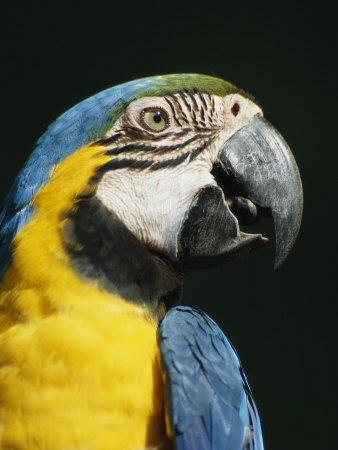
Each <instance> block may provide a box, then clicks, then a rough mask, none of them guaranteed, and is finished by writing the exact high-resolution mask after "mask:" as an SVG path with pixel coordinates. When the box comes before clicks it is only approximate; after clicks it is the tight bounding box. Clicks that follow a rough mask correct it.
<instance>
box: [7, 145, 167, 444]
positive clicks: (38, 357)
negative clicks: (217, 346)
mask: <svg viewBox="0 0 338 450" xmlns="http://www.w3.org/2000/svg"><path fill="white" fill-rule="evenodd" d="M88 152H91V167H90V166H89V167H88ZM95 158H96V159H97V160H96V159H95ZM102 158H106V157H102V156H101V154H100V153H99V152H98V151H96V149H95V148H93V147H91V148H90V147H88V148H84V149H81V150H80V151H78V152H77V154H75V155H72V156H70V157H69V158H68V159H67V160H66V161H65V162H64V163H63V164H62V165H61V166H60V167H58V168H56V170H55V172H54V174H53V177H52V178H51V180H50V181H49V183H48V184H47V185H46V186H45V187H43V188H41V189H40V191H39V192H38V193H37V195H36V198H35V207H36V210H35V213H34V216H33V217H32V219H31V220H30V222H29V223H28V224H27V225H26V226H25V227H24V228H23V229H22V230H21V231H20V232H19V233H18V235H17V236H16V238H15V241H14V247H13V249H14V250H13V258H12V263H11V265H10V266H9V268H8V270H7V272H6V274H5V276H4V278H3V280H2V282H1V283H0V449H1V450H5V449H8V450H9V449H25V450H30V449H44V450H56V449H57V450H59V449H60V450H62V449H64V450H66V449H67V450H70V449H74V450H75V449H81V450H92V449H93V450H94V449H95V450H97V449H100V450H101V449H102V450H105V449H143V448H146V447H152V446H154V447H158V448H161V449H165V448H168V447H166V445H168V443H167V442H166V435H165V429H164V409H163V385H162V379H161V374H160V370H159V366H158V362H157V361H158V358H157V357H158V354H157V353H158V348H157V343H156V328H157V324H156V323H155V322H154V321H152V319H151V318H150V317H148V315H147V312H146V310H145V309H144V308H142V307H140V306H137V305H133V304H130V303H128V302H125V301H124V300H122V299H120V298H119V297H117V296H115V295H112V294H111V293H108V292H106V291H103V290H101V289H100V288H99V286H98V285H96V284H95V283H87V282H86V281H84V280H82V279H81V278H80V277H79V276H78V275H77V274H76V272H75V271H74V270H73V269H72V267H71V264H70V263H69V261H68V257H67V255H66V254H65V252H64V251H63V248H62V245H61V228H62V222H60V214H61V213H62V212H64V211H66V210H67V209H69V208H71V205H72V202H73V200H74V196H76V195H78V194H79V193H81V192H82V191H83V190H84V188H85V185H86V182H87V181H88V179H89V178H90V176H91V175H92V174H93V172H94V169H95V167H96V166H97V165H98V160H100V162H101V163H102ZM82 162H83V164H82ZM67 172H70V173H71V174H72V179H76V180H77V183H76V185H75V183H74V185H72V184H71V183H68V184H66V185H65V183H64V182H63V180H64V179H65V176H66V175H67ZM81 180H82V181H81ZM81 183H82V184H81ZM51 199H53V201H52V202H51Z"/></svg>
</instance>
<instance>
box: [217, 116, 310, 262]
mask: <svg viewBox="0 0 338 450" xmlns="http://www.w3.org/2000/svg"><path fill="white" fill-rule="evenodd" d="M218 163H219V165H220V166H221V168H222V169H223V171H224V172H225V173H227V174H230V175H231V176H232V177H233V178H234V179H235V181H236V182H237V183H238V184H239V186H240V187H241V189H242V190H243V193H244V195H243V197H244V198H243V197H241V198H240V201H237V203H242V209H243V210H244V211H245V210H247V215H248V216H250V213H251V214H252V215H255V213H256V210H258V211H259V210H261V211H263V213H264V211H265V214H266V215H269V212H270V214H271V215H272V217H273V220H274V225H275V241H276V248H275V269H277V268H278V267H280V265H281V264H282V263H283V261H284V260H285V259H286V257H287V255H288V254H289V252H290V250H291V248H292V246H293V244H294V242H295V240H296V237H297V234H298V231H299V227H300V223H301V218H302V209H303V208H302V207H303V195H302V184H301V179H300V176H299V172H298V168H297V165H296V162H295V159H294V157H293V155H292V153H291V150H290V148H289V146H288V145H287V143H286V142H285V140H284V139H283V137H282V136H281V134H280V133H279V132H278V131H277V130H276V129H275V128H274V127H273V126H272V125H271V124H270V123H269V122H268V121H267V120H266V119H265V118H263V117H262V116H259V115H257V116H254V117H253V118H252V119H250V120H249V121H248V122H247V123H246V124H245V125H244V126H243V127H242V128H241V129H240V130H239V131H237V132H236V133H235V134H234V135H233V136H232V137H231V138H230V139H229V140H228V141H227V142H226V143H225V144H224V146H223V147H222V148H221V149H220V151H219V153H218ZM235 208H236V205H235ZM237 209H238V210H240V209H241V205H239V208H237ZM250 209H251V211H250ZM234 214H235V215H236V212H234ZM236 217H237V215H236ZM239 222H241V221H240V219H239Z"/></svg>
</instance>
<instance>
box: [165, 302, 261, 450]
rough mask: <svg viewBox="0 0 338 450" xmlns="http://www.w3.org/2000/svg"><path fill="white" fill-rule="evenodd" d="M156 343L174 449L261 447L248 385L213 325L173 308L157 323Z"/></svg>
mask: <svg viewBox="0 0 338 450" xmlns="http://www.w3.org/2000/svg"><path fill="white" fill-rule="evenodd" d="M159 345H160V349H161V366H162V370H163V372H164V373H165V403H166V411H167V414H168V415H169V421H170V426H171V429H172V430H173V433H174V443H175V449H176V450H188V449H189V450H194V449H196V450H197V449H198V450H201V449H203V450H218V449H222V450H225V449H228V450H263V439H262V431H261V425H260V420H259V416H258V412H257V409H256V406H255V403H254V401H253V398H252V394H251V391H250V388H249V385H248V383H247V380H246V378H245V375H244V373H243V370H242V367H241V364H240V361H239V358H238V356H237V354H236V352H235V351H234V349H233V347H232V346H231V344H230V342H229V341H228V340H227V338H226V337H225V335H224V334H223V333H222V331H221V330H220V328H219V327H218V326H217V325H216V323H215V322H214V321H213V320H211V319H210V318H209V317H208V316H207V315H206V314H204V313H203V312H201V311H198V310H196V309H193V308H190V307H185V306H178V307H176V308H173V309H171V310H170V311H169V312H168V313H167V315H166V316H165V317H164V319H163V321H162V322H161V324H160V327H159Z"/></svg>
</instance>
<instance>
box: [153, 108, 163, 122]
mask: <svg viewBox="0 0 338 450" xmlns="http://www.w3.org/2000/svg"><path fill="white" fill-rule="evenodd" d="M161 121H162V113H161V111H157V112H156V113H155V114H154V122H155V123H160V122H161Z"/></svg>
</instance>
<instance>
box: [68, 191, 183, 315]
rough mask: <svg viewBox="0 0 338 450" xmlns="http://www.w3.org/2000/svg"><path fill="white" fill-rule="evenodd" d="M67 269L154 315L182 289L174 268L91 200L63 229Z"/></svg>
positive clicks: (85, 201)
mask: <svg viewBox="0 0 338 450" xmlns="http://www.w3.org/2000/svg"><path fill="white" fill-rule="evenodd" d="M62 235H63V244H64V246H65V249H66V251H67V254H68V255H69V257H70V260H71V264H72V265H73V267H74V268H75V270H76V271H77V272H78V273H79V274H80V275H81V276H83V277H85V278H87V279H89V280H93V281H96V282H98V283H99V284H100V286H101V287H102V288H104V289H105V290H107V291H109V292H112V293H116V294H118V295H119V296H121V297H122V298H124V299H126V300H128V301H132V302H134V303H138V304H146V305H147V306H149V307H150V308H151V309H152V310H156V309H157V306H158V304H159V302H163V303H165V304H166V306H168V305H170V306H171V304H172V303H174V301H176V298H177V296H178V294H179V291H180V288H181V285H182V276H181V272H180V270H179V268H178V267H176V266H175V265H174V263H173V262H171V261H170V260H169V259H167V258H166V257H165V256H163V255H160V254H158V253H156V252H153V251H150V250H149V249H147V248H146V247H145V245H144V244H143V243H141V242H140V241H139V239H137V238H136V236H135V235H134V234H133V233H132V232H130V231H129V229H128V228H127V227H126V226H125V225H124V223H123V222H122V221H121V220H120V219H119V218H118V216H117V215H116V214H114V212H112V211H110V210H108V209H107V207H106V206H105V205H103V203H102V202H101V200H99V199H98V198H97V197H96V196H95V195H94V194H92V195H89V196H88V197H86V198H83V199H82V200H80V201H79V202H78V203H77V207H76V210H74V211H72V213H71V214H70V215H69V216H68V217H67V219H66V221H65V225H64V228H63V232H62Z"/></svg>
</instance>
